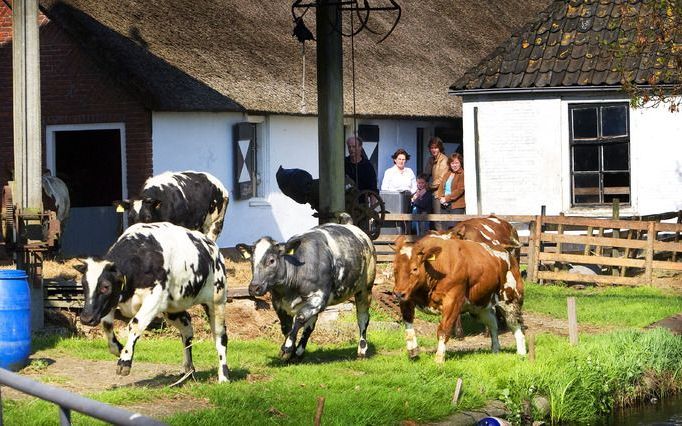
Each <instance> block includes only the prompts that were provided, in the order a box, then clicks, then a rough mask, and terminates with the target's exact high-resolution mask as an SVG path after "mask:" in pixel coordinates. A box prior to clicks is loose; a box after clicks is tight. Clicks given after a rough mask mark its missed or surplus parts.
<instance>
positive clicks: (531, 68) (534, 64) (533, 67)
mask: <svg viewBox="0 0 682 426" xmlns="http://www.w3.org/2000/svg"><path fill="white" fill-rule="evenodd" d="M541 64H542V59H538V60H535V61H534V60H532V59H531V60H530V61H528V68H526V72H529V73H530V72H535V71H537V70H538V69H540V65H541Z"/></svg>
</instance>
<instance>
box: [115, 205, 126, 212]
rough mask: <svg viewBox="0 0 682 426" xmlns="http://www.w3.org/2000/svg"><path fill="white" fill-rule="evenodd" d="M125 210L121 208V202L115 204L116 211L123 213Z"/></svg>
mask: <svg viewBox="0 0 682 426" xmlns="http://www.w3.org/2000/svg"><path fill="white" fill-rule="evenodd" d="M125 211H126V210H125V209H124V208H123V204H119V205H117V206H116V213H124V212H125Z"/></svg>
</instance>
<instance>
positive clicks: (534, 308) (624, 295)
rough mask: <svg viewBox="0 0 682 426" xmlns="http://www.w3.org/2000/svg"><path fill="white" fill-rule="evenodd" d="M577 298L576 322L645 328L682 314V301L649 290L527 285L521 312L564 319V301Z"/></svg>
mask: <svg viewBox="0 0 682 426" xmlns="http://www.w3.org/2000/svg"><path fill="white" fill-rule="evenodd" d="M569 296H573V297H575V298H576V307H577V314H578V322H579V323H586V324H595V325H612V326H623V327H644V326H647V325H649V324H651V323H654V322H656V321H658V320H660V319H663V318H667V317H669V316H671V315H674V314H677V313H679V312H682V297H680V295H676V294H673V293H670V292H666V291H663V290H660V289H656V288H651V287H635V288H627V287H593V288H590V287H588V288H585V289H583V290H575V289H571V288H570V287H560V286H541V285H537V284H531V283H527V284H526V293H525V298H524V305H523V309H524V311H529V312H538V313H542V314H547V315H550V316H552V317H555V318H566V315H567V313H566V298H567V297H569Z"/></svg>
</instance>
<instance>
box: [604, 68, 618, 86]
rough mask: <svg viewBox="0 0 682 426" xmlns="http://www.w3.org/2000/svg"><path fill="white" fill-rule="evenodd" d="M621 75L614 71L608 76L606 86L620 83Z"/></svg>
mask: <svg viewBox="0 0 682 426" xmlns="http://www.w3.org/2000/svg"><path fill="white" fill-rule="evenodd" d="M620 78H621V73H620V72H619V71H618V70H614V69H612V70H611V71H609V73H608V74H606V84H617V83H620Z"/></svg>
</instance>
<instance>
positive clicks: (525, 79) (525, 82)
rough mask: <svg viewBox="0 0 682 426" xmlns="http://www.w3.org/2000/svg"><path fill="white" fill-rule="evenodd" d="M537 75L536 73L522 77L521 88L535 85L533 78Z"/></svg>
mask: <svg viewBox="0 0 682 426" xmlns="http://www.w3.org/2000/svg"><path fill="white" fill-rule="evenodd" d="M537 75H538V73H537V71H536V72H531V73H527V74H525V75H524V76H523V80H522V81H521V87H532V86H533V85H535V78H536V77H537Z"/></svg>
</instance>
